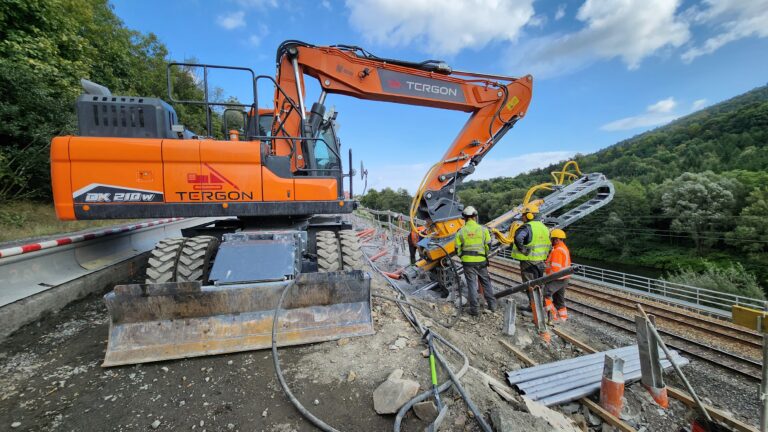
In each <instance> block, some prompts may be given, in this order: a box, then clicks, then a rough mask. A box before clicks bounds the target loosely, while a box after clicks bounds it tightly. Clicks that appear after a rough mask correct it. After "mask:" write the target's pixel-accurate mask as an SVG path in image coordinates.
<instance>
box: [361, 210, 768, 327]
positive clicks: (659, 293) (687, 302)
mask: <svg viewBox="0 0 768 432" xmlns="http://www.w3.org/2000/svg"><path fill="white" fill-rule="evenodd" d="M356 213H357V215H358V216H361V217H365V218H366V219H369V220H371V221H372V222H375V223H376V224H377V225H379V226H381V227H382V228H385V229H389V230H390V231H394V232H395V233H399V234H405V233H407V232H409V231H410V227H409V221H410V218H409V217H408V216H406V215H403V214H400V213H396V212H392V211H386V210H385V211H379V210H371V209H367V208H362V209H361V210H359V211H357V212H356ZM416 222H417V223H418V224H423V221H421V220H417V221H416ZM498 256H499V257H503V258H507V259H511V257H510V251H509V249H503V250H500V251H499V252H498ZM574 278H575V279H578V280H582V281H584V282H589V283H594V284H598V285H601V286H605V287H608V288H612V289H616V290H620V291H625V292H628V293H630V294H634V295H640V296H645V297H650V298H653V299H654V300H659V301H663V302H667V303H671V304H675V305H678V306H681V307H686V308H693V309H697V310H701V311H703V312H707V313H709V314H712V315H717V316H721V317H728V318H730V317H731V308H732V307H733V306H734V305H738V306H744V307H749V308H753V309H757V310H761V311H768V301H765V300H762V299H757V298H752V297H745V296H740V295H736V294H730V293H725V292H721V291H715V290H710V289H706V288H699V287H695V286H691V285H685V284H679V283H675V282H669V281H665V280H663V279H652V278H648V277H645V276H638V275H634V274H630V273H622V272H618V271H614V270H608V269H604V268H600V267H593V266H588V265H583V264H579V269H578V270H577V271H576V272H575V273H574Z"/></svg>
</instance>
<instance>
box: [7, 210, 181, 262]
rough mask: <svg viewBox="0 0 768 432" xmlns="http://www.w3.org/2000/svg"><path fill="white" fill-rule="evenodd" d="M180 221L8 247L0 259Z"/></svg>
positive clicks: (162, 221)
mask: <svg viewBox="0 0 768 432" xmlns="http://www.w3.org/2000/svg"><path fill="white" fill-rule="evenodd" d="M182 219H184V218H167V219H158V220H154V221H150V222H142V223H138V224H133V225H125V226H119V227H115V228H109V229H105V230H102V231H96V232H89V233H85V234H76V235H71V236H67V237H60V238H57V239H52V240H45V241H41V242H37V243H28V244H25V245H21V246H14V247H9V248H6V249H0V259H2V258H7V257H11V256H16V255H22V254H25V253H29V252H35V251H39V250H43V249H50V248H54V247H57V246H64V245H68V244H72V243H80V242H83V241H87V240H93V239H97V238H100V237H105V236H110V235H115V234H122V233H126V232H130V231H136V230H140V229H142V228H149V227H153V226H157V225H162V224H167V223H171V222H176V221H179V220H182Z"/></svg>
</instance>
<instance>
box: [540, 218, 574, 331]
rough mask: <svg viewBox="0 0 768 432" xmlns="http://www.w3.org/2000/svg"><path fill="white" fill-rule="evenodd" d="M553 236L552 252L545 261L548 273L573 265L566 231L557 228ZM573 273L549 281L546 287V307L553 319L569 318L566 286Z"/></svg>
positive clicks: (553, 231) (562, 319)
mask: <svg viewBox="0 0 768 432" xmlns="http://www.w3.org/2000/svg"><path fill="white" fill-rule="evenodd" d="M550 237H551V238H552V252H550V253H549V257H548V258H547V261H546V263H545V265H546V267H545V269H544V272H545V273H546V274H552V273H557V272H559V271H560V270H563V269H564V268H566V267H570V266H571V252H570V251H569V250H568V246H566V245H565V231H563V230H561V229H559V228H555V229H553V230H552V232H551V233H550ZM570 278H571V275H567V276H563V277H561V278H558V279H555V280H553V281H550V282H547V285H546V286H545V287H544V309H545V310H546V311H547V312H548V313H549V315H550V317H551V320H552V321H565V320H567V319H568V309H567V308H566V307H565V288H566V287H567V286H568V279H570Z"/></svg>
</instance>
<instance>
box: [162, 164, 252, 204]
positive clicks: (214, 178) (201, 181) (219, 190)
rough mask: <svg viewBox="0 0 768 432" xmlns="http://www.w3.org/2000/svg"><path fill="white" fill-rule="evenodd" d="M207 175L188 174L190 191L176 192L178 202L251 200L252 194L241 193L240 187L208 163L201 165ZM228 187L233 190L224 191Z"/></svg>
mask: <svg viewBox="0 0 768 432" xmlns="http://www.w3.org/2000/svg"><path fill="white" fill-rule="evenodd" d="M203 166H205V167H206V168H207V169H208V174H198V173H188V174H187V184H190V185H192V191H180V192H176V195H177V196H178V197H179V200H180V201H247V200H253V192H245V191H241V190H240V187H239V186H238V185H236V184H235V183H234V182H232V181H231V180H230V179H228V178H227V177H226V176H224V174H222V173H221V172H219V171H217V170H216V169H215V168H213V167H212V166H211V165H210V164H208V163H205V162H204V163H203ZM225 185H229V186H230V187H231V188H233V189H234V190H231V191H224V190H223V189H224V186H225Z"/></svg>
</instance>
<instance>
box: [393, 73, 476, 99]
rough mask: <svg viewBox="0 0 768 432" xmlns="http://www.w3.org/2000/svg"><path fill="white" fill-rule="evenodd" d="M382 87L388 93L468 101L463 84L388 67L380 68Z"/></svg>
mask: <svg viewBox="0 0 768 432" xmlns="http://www.w3.org/2000/svg"><path fill="white" fill-rule="evenodd" d="M378 73H379V79H380V80H381V89H382V91H384V92H386V93H393V94H399V95H406V96H417V97H421V98H427V99H433V100H443V101H449V102H461V103H463V102H466V98H465V97H464V90H463V89H462V88H461V85H459V84H457V83H452V82H445V81H443V80H438V79H434V78H427V77H421V76H415V75H410V74H405V73H400V72H395V71H391V70H386V69H379V70H378Z"/></svg>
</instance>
